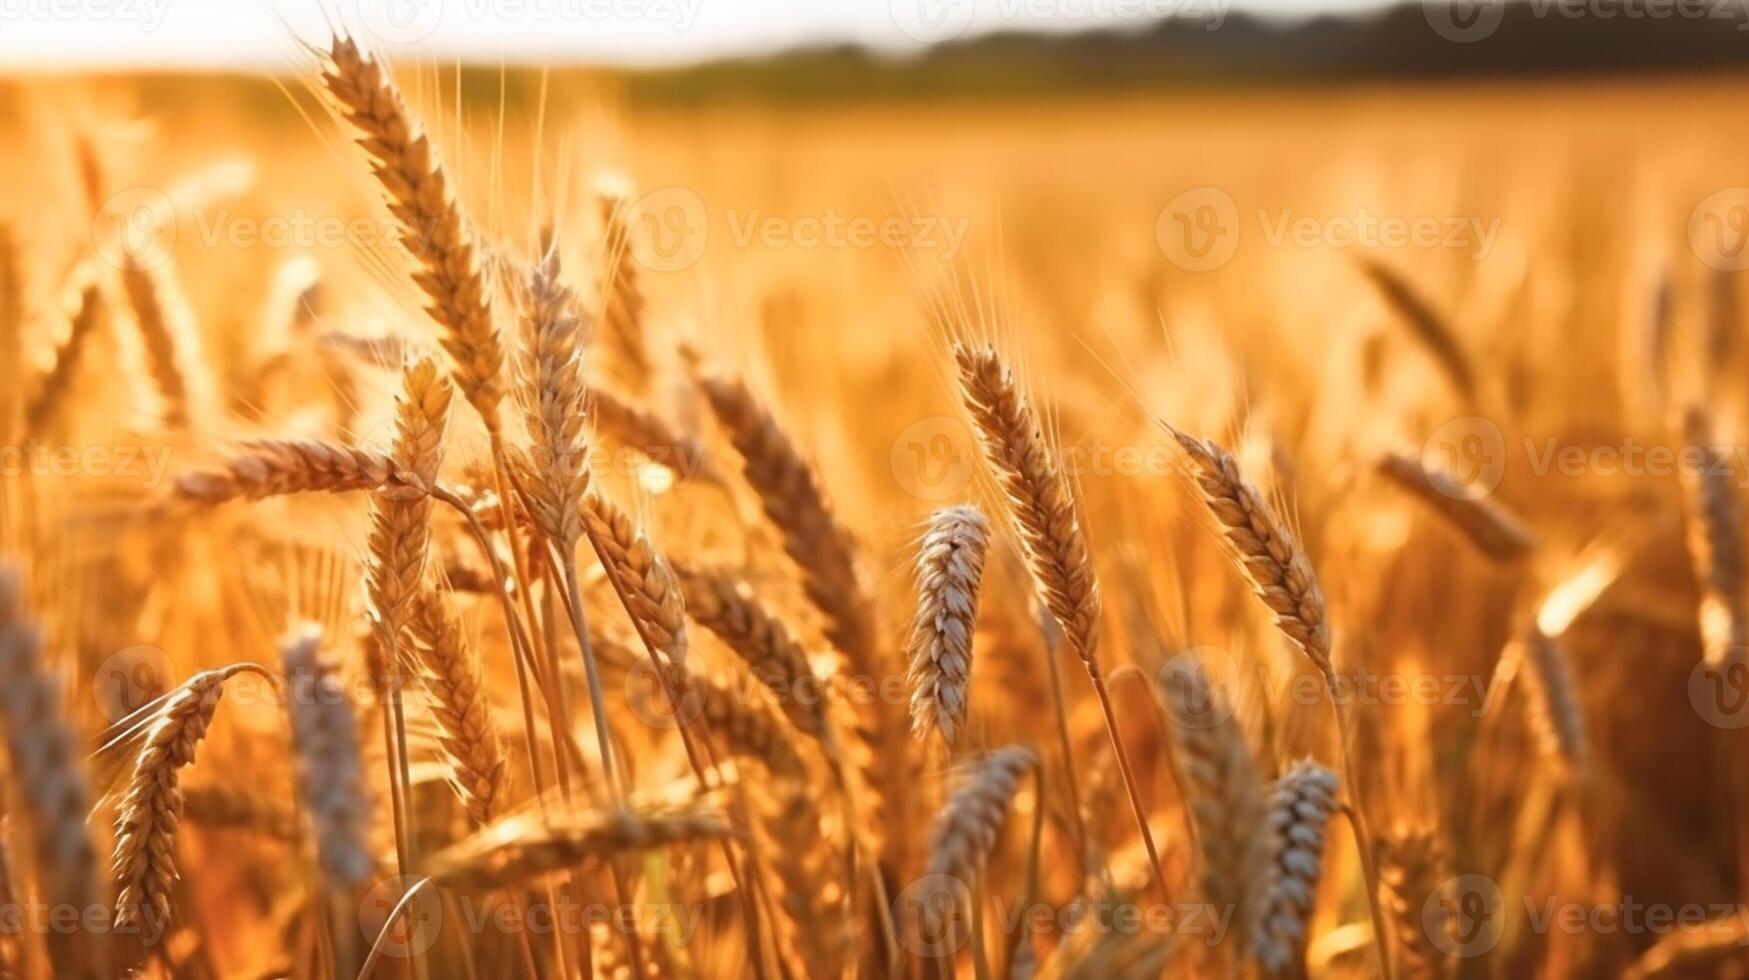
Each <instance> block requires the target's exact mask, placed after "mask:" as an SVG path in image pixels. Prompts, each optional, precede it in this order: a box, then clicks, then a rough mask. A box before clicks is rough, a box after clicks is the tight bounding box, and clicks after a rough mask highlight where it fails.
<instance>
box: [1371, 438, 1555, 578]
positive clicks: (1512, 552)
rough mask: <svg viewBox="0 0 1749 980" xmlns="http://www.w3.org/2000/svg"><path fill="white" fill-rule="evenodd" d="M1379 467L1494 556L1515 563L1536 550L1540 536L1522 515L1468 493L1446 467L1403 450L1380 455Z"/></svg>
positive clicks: (1466, 536)
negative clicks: (1444, 468) (1421, 459)
mask: <svg viewBox="0 0 1749 980" xmlns="http://www.w3.org/2000/svg"><path fill="white" fill-rule="evenodd" d="M1378 470H1379V472H1380V473H1381V474H1383V475H1384V476H1385V477H1386V478H1387V479H1389V480H1390V481H1391V482H1392V483H1394V484H1396V485H1397V486H1399V487H1401V488H1403V489H1404V490H1407V491H1409V492H1410V493H1411V494H1414V496H1415V498H1416V499H1417V500H1420V501H1421V502H1422V503H1424V504H1426V505H1428V506H1429V507H1431V508H1433V510H1434V512H1435V513H1437V514H1439V516H1440V517H1443V518H1445V520H1446V521H1447V522H1449V523H1450V524H1451V526H1452V527H1454V528H1456V529H1457V530H1458V532H1459V533H1461V534H1462V535H1463V536H1464V538H1465V539H1467V540H1468V541H1469V542H1470V544H1472V545H1474V546H1475V547H1476V549H1477V550H1478V551H1480V552H1482V554H1484V555H1486V556H1487V557H1489V558H1490V559H1492V560H1494V561H1496V562H1503V563H1504V562H1514V561H1519V560H1521V559H1523V558H1524V557H1525V556H1527V555H1529V554H1530V553H1531V552H1532V551H1534V550H1536V546H1537V538H1536V535H1535V534H1534V533H1532V532H1531V530H1530V528H1529V527H1527V526H1525V523H1524V521H1523V520H1521V519H1520V518H1519V517H1518V515H1516V514H1514V513H1513V512H1512V511H1511V510H1510V509H1508V508H1507V507H1506V505H1505V504H1503V503H1501V502H1499V501H1498V500H1496V499H1495V498H1493V497H1484V496H1476V495H1474V494H1471V493H1469V492H1467V491H1466V490H1465V489H1464V487H1463V486H1462V485H1460V484H1459V483H1458V482H1457V481H1456V480H1454V479H1452V477H1451V474H1449V473H1447V472H1446V471H1445V470H1443V469H1440V468H1437V467H1433V466H1429V465H1427V464H1425V463H1424V462H1422V461H1420V460H1416V459H1414V458H1412V457H1409V456H1406V455H1404V454H1402V453H1386V454H1385V455H1383V456H1382V457H1380V458H1379V462H1378Z"/></svg>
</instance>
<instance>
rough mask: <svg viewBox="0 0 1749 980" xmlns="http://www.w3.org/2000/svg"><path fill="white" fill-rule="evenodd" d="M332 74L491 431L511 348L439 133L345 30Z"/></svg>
mask: <svg viewBox="0 0 1749 980" xmlns="http://www.w3.org/2000/svg"><path fill="white" fill-rule="evenodd" d="M322 81H323V83H324V84H325V85H326V86H327V88H328V91H329V92H330V93H331V94H332V95H333V96H334V98H335V99H336V100H338V102H339V105H340V110H341V113H342V114H343V115H344V116H345V117H346V119H347V120H348V121H349V122H351V123H352V125H353V126H355V127H357V129H358V130H359V132H360V133H362V134H363V136H362V138H361V139H359V141H358V142H359V145H360V146H362V147H364V149H365V152H366V153H368V154H369V155H370V158H371V162H372V170H373V172H374V173H375V175H376V178H377V180H378V181H379V182H380V183H381V184H382V185H383V189H384V191H385V192H386V193H387V196H388V205H389V211H390V212H391V213H392V214H393V215H394V216H395V219H396V220H397V221H399V222H400V225H401V243H402V244H403V245H404V246H405V247H406V248H407V251H408V253H409V254H411V255H412V256H413V258H414V259H415V260H416V261H417V262H418V263H419V267H420V268H419V272H418V274H417V275H415V276H414V277H413V281H414V282H415V283H417V284H418V286H419V288H420V289H421V290H422V291H423V292H424V293H425V296H426V298H427V299H428V300H429V301H430V305H429V306H427V307H426V311H427V312H428V313H430V314H431V318H432V320H434V321H436V323H437V325H438V327H439V328H441V331H442V332H441V336H440V337H439V342H440V343H441V344H442V345H443V349H444V350H445V351H447V352H449V355H450V357H451V358H452V359H453V360H454V362H455V381H456V387H457V388H459V389H461V392H462V395H463V397H465V398H466V399H467V400H468V403H469V404H471V405H473V406H474V408H475V410H477V411H478V412H479V413H480V418H481V419H482V420H483V421H484V422H485V423H486V428H487V430H488V431H489V432H493V433H496V432H497V431H498V428H499V413H498V406H499V402H500V401H502V400H503V397H504V383H503V368H504V350H503V346H502V343H501V341H500V339H499V336H498V328H497V325H496V324H495V323H494V322H493V320H492V310H491V307H490V295H491V290H490V289H489V288H488V286H487V284H486V282H485V277H484V274H483V272H482V271H481V270H482V265H483V264H482V262H481V259H480V249H479V247H478V245H477V243H476V241H475V237H474V232H473V229H472V228H471V227H470V226H469V225H468V222H467V219H466V218H465V217H464V216H463V214H462V211H461V206H460V205H459V204H458V203H457V202H456V199H455V195H454V193H453V192H452V191H451V190H450V187H449V181H448V178H447V177H446V176H445V173H444V169H443V165H442V164H441V163H440V162H439V161H438V159H437V154H436V153H435V151H433V150H432V148H431V144H430V142H429V140H428V139H427V138H426V136H425V134H424V133H422V132H421V131H420V128H419V124H418V123H417V122H416V121H414V119H413V117H412V115H411V114H410V113H409V112H408V111H407V105H406V102H405V100H403V99H402V98H401V93H400V91H399V89H397V88H396V86H395V82H394V79H393V78H392V77H391V76H390V75H389V73H388V71H387V70H385V69H384V67H383V65H382V64H381V63H380V62H379V61H377V60H375V59H373V58H370V57H367V56H366V55H364V54H363V53H362V52H361V51H360V50H359V48H358V45H357V44H356V43H355V42H353V41H352V40H351V39H350V38H345V37H340V36H336V37H335V38H334V41H333V44H332V45H331V46H330V47H329V50H328V52H327V64H326V65H324V66H323V71H322Z"/></svg>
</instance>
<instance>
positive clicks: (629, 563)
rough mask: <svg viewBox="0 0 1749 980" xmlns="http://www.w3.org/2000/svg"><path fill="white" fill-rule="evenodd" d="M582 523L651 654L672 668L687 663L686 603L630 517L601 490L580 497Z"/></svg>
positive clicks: (678, 586) (671, 575)
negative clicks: (590, 531) (591, 533)
mask: <svg viewBox="0 0 1749 980" xmlns="http://www.w3.org/2000/svg"><path fill="white" fill-rule="evenodd" d="M583 513H584V519H585V520H587V521H588V522H589V525H590V527H591V528H593V529H594V532H595V537H596V540H597V541H598V543H599V547H600V548H601V558H602V561H603V562H605V563H607V564H609V565H611V566H612V568H611V571H612V573H613V574H614V576H615V577H616V578H617V580H618V581H619V582H620V583H621V584H622V585H623V586H624V588H625V590H626V591H625V595H624V596H623V598H624V599H625V602H626V611H627V613H628V614H630V615H631V617H632V619H633V620H634V621H635V622H636V624H637V625H638V627H639V630H640V632H641V633H642V634H643V635H644V636H645V638H646V639H647V640H648V641H649V642H650V644H651V646H652V647H653V651H652V652H655V653H660V654H662V656H663V658H664V659H665V660H666V661H667V662H668V663H671V664H678V663H684V662H685V660H686V601H685V599H684V598H683V597H682V595H681V591H680V585H679V583H677V582H676V581H675V579H674V573H673V571H672V570H670V569H669V567H668V565H667V563H666V562H664V561H663V560H662V557H661V556H660V555H658V554H657V553H656V550H655V548H654V547H652V546H651V544H650V541H649V539H648V538H646V537H645V536H644V534H643V532H641V531H639V530H638V528H637V525H635V524H633V523H632V519H631V515H629V514H627V513H626V512H625V511H624V510H621V509H620V507H619V505H617V504H615V503H614V502H613V501H611V500H609V499H607V498H606V497H605V496H603V495H602V494H601V492H600V491H590V493H589V494H588V495H587V496H586V497H585V498H584V503H583Z"/></svg>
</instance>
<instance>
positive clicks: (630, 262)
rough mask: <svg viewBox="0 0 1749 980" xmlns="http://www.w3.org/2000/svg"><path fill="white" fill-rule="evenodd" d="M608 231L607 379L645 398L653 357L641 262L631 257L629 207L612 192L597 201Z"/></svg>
mask: <svg viewBox="0 0 1749 980" xmlns="http://www.w3.org/2000/svg"><path fill="white" fill-rule="evenodd" d="M597 204H598V206H599V207H600V209H601V222H602V226H603V228H604V229H605V230H606V232H607V235H606V241H604V242H603V243H602V251H603V258H604V261H603V263H602V273H601V287H600V289H601V331H600V334H599V338H600V339H599V343H600V344H601V345H602V347H603V348H604V351H605V353H606V354H607V364H608V373H609V374H611V375H613V376H615V377H616V378H618V379H619V382H620V383H621V384H622V385H624V386H625V387H626V388H627V389H628V390H630V391H633V392H638V393H642V392H644V391H646V390H648V388H649V386H650V377H651V369H650V355H649V352H648V351H647V350H646V348H645V343H644V297H643V294H642V293H640V292H639V291H638V269H637V261H636V259H635V258H634V257H633V255H632V244H631V227H630V225H628V224H627V223H626V210H627V207H628V205H629V202H628V201H627V200H626V198H625V196H624V195H622V194H619V193H615V192H614V191H612V190H603V191H602V192H601V193H600V195H599V196H598V198H597Z"/></svg>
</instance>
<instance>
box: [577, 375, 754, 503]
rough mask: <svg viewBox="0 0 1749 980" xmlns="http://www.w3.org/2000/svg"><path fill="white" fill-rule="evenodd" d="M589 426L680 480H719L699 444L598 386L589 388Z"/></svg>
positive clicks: (625, 399) (637, 406)
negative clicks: (673, 474) (639, 453)
mask: <svg viewBox="0 0 1749 980" xmlns="http://www.w3.org/2000/svg"><path fill="white" fill-rule="evenodd" d="M589 424H590V425H591V426H593V427H594V429H595V432H596V434H597V435H598V436H600V437H602V438H605V439H611V440H613V441H614V442H617V443H619V444H620V445H621V446H624V447H627V448H630V449H636V450H637V451H638V452H641V453H643V454H644V455H645V456H646V457H648V458H649V459H650V460H651V461H652V462H656V463H660V464H661V465H663V466H665V467H667V468H668V469H671V470H673V471H674V472H675V473H676V474H677V475H678V476H679V477H680V478H681V479H691V478H693V477H697V478H699V479H702V480H707V481H711V482H715V483H720V482H721V481H722V475H721V474H720V473H719V472H718V471H717V468H716V466H715V465H713V464H712V462H711V460H710V459H709V457H708V455H707V451H706V449H705V447H704V444H703V443H701V442H699V441H698V440H696V439H691V438H688V437H687V436H684V435H682V434H681V433H680V432H678V431H677V430H675V428H674V427H673V426H671V425H669V424H668V422H667V421H666V420H664V419H663V418H662V417H661V416H659V415H657V414H656V413H654V412H651V411H648V410H646V409H644V408H642V407H640V406H639V405H637V404H634V403H633V402H632V401H631V400H630V399H628V398H625V397H624V396H622V395H619V394H617V393H615V392H613V391H609V390H607V389H605V388H602V387H600V386H592V387H591V388H590V389H589Z"/></svg>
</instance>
